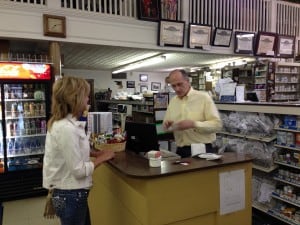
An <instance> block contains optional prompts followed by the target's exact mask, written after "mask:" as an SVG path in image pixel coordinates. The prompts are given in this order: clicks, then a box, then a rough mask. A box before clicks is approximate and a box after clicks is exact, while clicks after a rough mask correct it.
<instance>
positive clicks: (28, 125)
mask: <svg viewBox="0 0 300 225" xmlns="http://www.w3.org/2000/svg"><path fill="white" fill-rule="evenodd" d="M24 131H25V134H26V135H29V134H31V131H30V121H29V120H28V119H27V120H25V122H24Z"/></svg>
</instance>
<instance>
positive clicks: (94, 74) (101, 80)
mask: <svg viewBox="0 0 300 225" xmlns="http://www.w3.org/2000/svg"><path fill="white" fill-rule="evenodd" d="M62 73H63V74H64V75H65V76H75V77H82V78H85V79H94V89H95V93H96V92H98V91H99V90H107V89H108V88H110V89H111V90H112V96H114V95H115V94H116V93H117V92H118V91H128V92H131V93H133V92H134V89H127V88H126V81H135V87H136V88H135V91H136V92H139V91H140V85H141V84H142V85H147V86H148V90H151V82H159V83H161V88H162V89H163V88H164V86H165V77H166V76H168V73H149V72H128V73H127V79H112V75H111V72H109V71H95V70H78V69H62ZM140 74H148V81H147V82H141V81H140V80H139V79H140V78H139V77H140V76H139V75H140ZM115 81H122V84H123V89H119V87H118V86H117V85H116V83H115Z"/></svg>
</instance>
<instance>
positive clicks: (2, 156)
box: [0, 92, 4, 173]
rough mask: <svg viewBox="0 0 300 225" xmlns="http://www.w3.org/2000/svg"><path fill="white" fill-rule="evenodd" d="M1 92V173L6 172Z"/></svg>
mask: <svg viewBox="0 0 300 225" xmlns="http://www.w3.org/2000/svg"><path fill="white" fill-rule="evenodd" d="M1 99H2V98H1V92H0V173H4V151H3V150H4V149H3V144H4V140H3V127H2V102H1Z"/></svg>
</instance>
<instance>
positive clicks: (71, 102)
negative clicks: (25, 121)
mask: <svg viewBox="0 0 300 225" xmlns="http://www.w3.org/2000/svg"><path fill="white" fill-rule="evenodd" d="M89 94H90V85H89V83H88V82H87V81H86V80H85V79H82V78H78V77H71V76H65V77H63V78H61V79H59V80H57V81H55V82H54V85H53V87H52V98H51V118H50V120H49V121H48V124H47V128H48V129H50V128H51V127H52V125H53V123H54V122H55V121H57V120H61V119H63V118H65V117H66V116H67V115H68V114H72V115H73V116H74V117H76V118H79V117H80V116H81V114H82V112H83V110H84V109H83V105H84V104H85V102H84V101H85V99H86V96H89Z"/></svg>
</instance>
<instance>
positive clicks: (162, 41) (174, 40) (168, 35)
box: [158, 20, 185, 47]
mask: <svg viewBox="0 0 300 225" xmlns="http://www.w3.org/2000/svg"><path fill="white" fill-rule="evenodd" d="M184 27H185V22H184V21H176V22H175V21H171V20H161V21H159V28H158V29H159V30H158V45H159V46H174V47H183V43H184Z"/></svg>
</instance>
